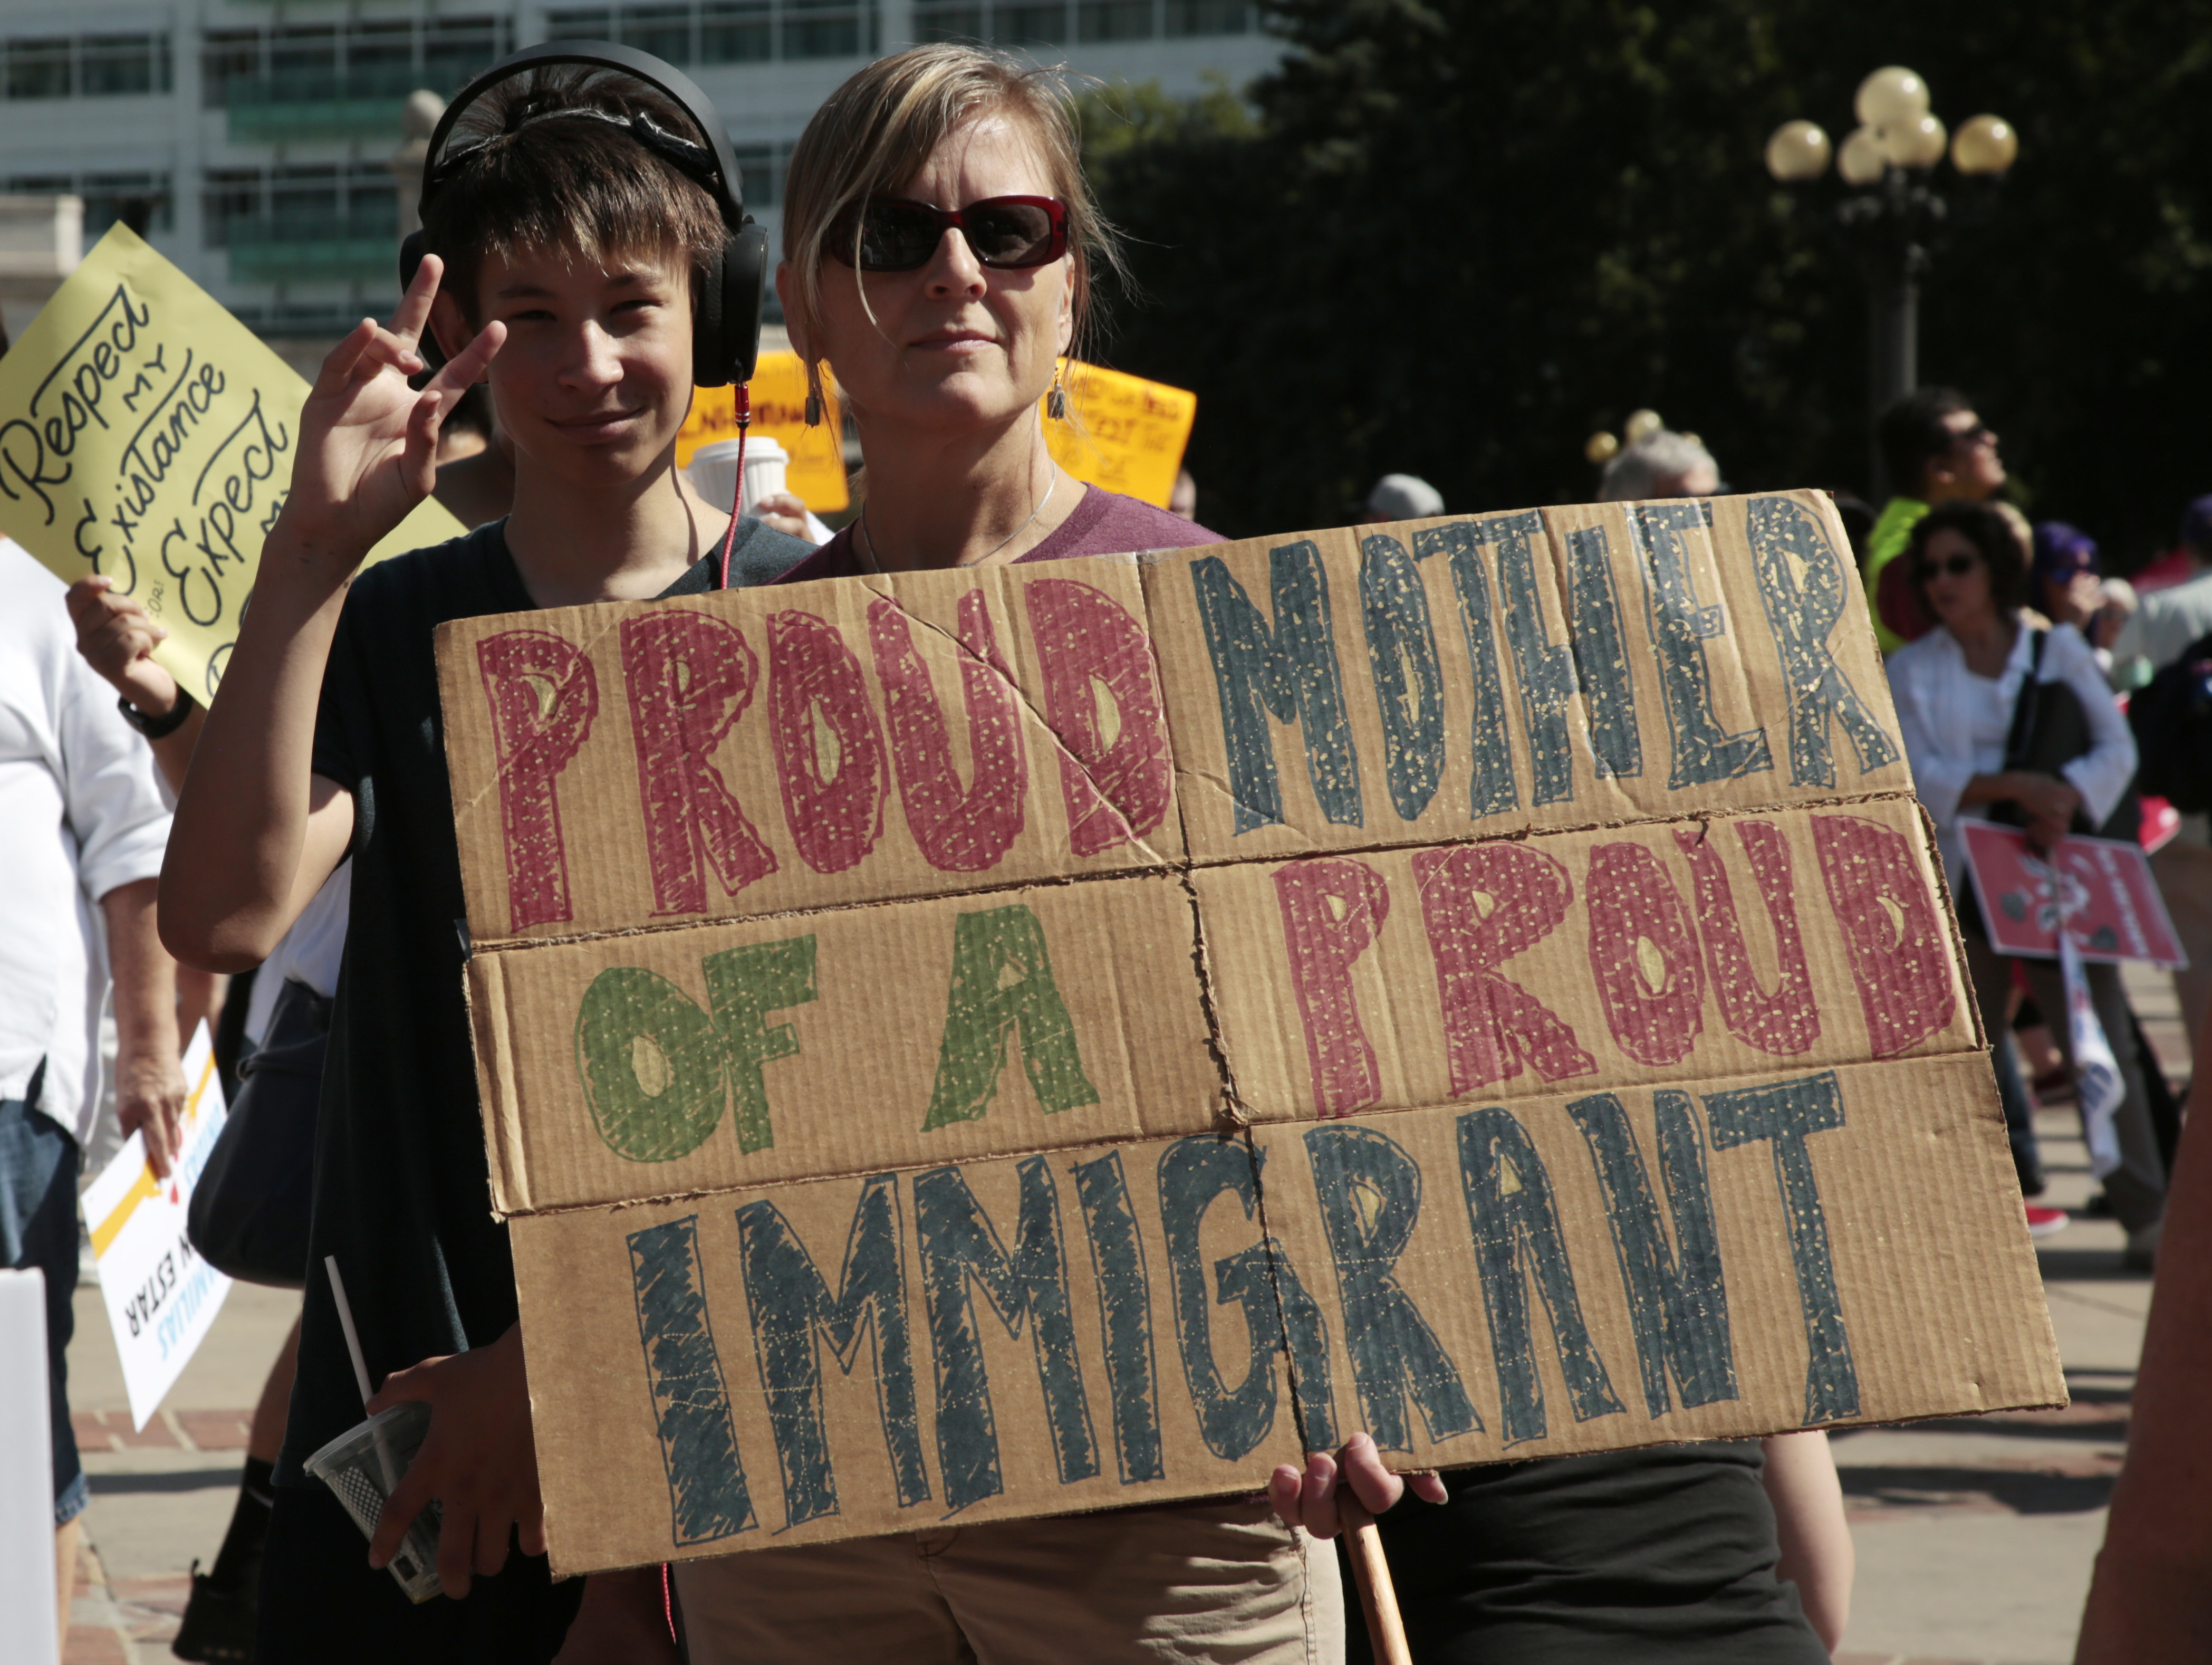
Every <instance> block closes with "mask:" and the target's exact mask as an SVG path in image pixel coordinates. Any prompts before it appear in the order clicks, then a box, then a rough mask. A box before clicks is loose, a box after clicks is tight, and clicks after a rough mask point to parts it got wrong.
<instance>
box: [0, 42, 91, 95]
mask: <svg viewBox="0 0 2212 1665" xmlns="http://www.w3.org/2000/svg"><path fill="white" fill-rule="evenodd" d="M75 91H76V73H75V71H74V69H73V68H72V66H71V64H70V40H69V37H68V36H66V35H64V36H62V37H60V38H59V39H58V40H10V41H9V43H8V96H9V98H67V97H68V96H69V95H70V94H71V93H73V92H75Z"/></svg>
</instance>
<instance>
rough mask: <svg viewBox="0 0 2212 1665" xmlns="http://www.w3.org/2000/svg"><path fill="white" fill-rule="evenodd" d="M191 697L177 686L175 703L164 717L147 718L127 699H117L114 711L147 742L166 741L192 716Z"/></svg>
mask: <svg viewBox="0 0 2212 1665" xmlns="http://www.w3.org/2000/svg"><path fill="white" fill-rule="evenodd" d="M192 704H193V701H192V697H191V694H189V693H187V692H185V687H184V685H183V684H182V683H179V684H178V685H177V703H176V704H173V705H172V706H171V707H169V710H168V713H167V716H164V717H149V716H147V715H146V713H145V712H143V711H140V710H139V709H138V708H137V706H136V705H133V704H131V702H130V701H129V700H128V699H118V700H117V701H116V702H115V709H116V710H118V711H121V712H122V713H123V720H124V721H125V723H129V724H130V725H131V727H132V728H134V729H137V731H138V732H139V733H140V734H142V735H145V736H146V738H147V739H149V740H166V739H167V738H168V737H169V736H170V735H173V734H174V733H176V732H177V730H178V729H181V728H183V727H184V726H185V718H186V717H190V716H191V714H192Z"/></svg>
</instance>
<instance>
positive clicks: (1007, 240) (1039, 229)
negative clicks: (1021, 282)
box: [964, 201, 1052, 266]
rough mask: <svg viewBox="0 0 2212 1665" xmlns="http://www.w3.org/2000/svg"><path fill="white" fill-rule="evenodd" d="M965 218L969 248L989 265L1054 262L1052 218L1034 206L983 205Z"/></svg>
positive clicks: (1010, 203)
mask: <svg viewBox="0 0 2212 1665" xmlns="http://www.w3.org/2000/svg"><path fill="white" fill-rule="evenodd" d="M964 217H965V218H966V220H967V222H968V245H969V247H970V248H972V249H974V250H975V258H976V259H979V260H981V262H982V263H983V264H984V265H987V266H1036V265H1044V264H1045V263H1046V262H1047V261H1048V260H1049V259H1052V216H1051V215H1050V214H1049V213H1048V212H1047V211H1046V210H1043V209H1042V208H1040V207H1038V206H1037V205H1036V204H1034V203H1018V202H1005V201H990V202H980V203H977V204H975V205H974V206H972V207H970V208H969V210H967V213H966V215H965V216H964Z"/></svg>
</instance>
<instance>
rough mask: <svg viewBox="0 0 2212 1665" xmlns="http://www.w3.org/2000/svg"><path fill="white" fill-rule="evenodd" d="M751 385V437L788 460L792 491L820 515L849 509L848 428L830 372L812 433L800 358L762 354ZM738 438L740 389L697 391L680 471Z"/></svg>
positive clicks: (680, 445)
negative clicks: (704, 450)
mask: <svg viewBox="0 0 2212 1665" xmlns="http://www.w3.org/2000/svg"><path fill="white" fill-rule="evenodd" d="M750 385H751V388H752V406H753V426H752V431H753V432H754V434H756V435H760V434H766V435H767V436H769V438H770V439H773V440H775V441H776V442H779V443H780V444H781V445H782V447H783V448H784V450H785V451H786V452H787V453H788V454H789V455H790V458H791V464H790V468H789V471H788V473H787V474H786V476H785V479H786V480H787V483H788V484H789V485H790V487H791V489H792V490H793V491H796V492H797V493H798V494H799V498H800V500H801V501H803V502H804V503H805V504H806V506H807V507H808V508H809V509H812V510H813V511H814V512H815V513H816V514H817V515H827V514H831V513H834V512H835V511H836V510H837V509H842V508H844V507H845V505H846V504H847V503H850V502H851V501H852V500H853V499H852V493H851V492H850V491H848V489H847V488H846V485H845V438H844V435H845V426H844V421H843V418H842V417H841V416H840V414H839V412H838V409H837V395H836V390H835V389H834V388H833V387H830V385H829V375H828V373H827V370H826V369H825V370H824V373H823V395H824V407H825V408H824V409H823V413H822V420H821V422H820V423H818V424H816V425H815V426H814V427H811V428H810V427H808V426H807V425H806V367H805V365H804V364H802V363H799V355H798V354H797V353H795V352H764V353H763V354H762V355H761V356H760V363H758V364H757V365H756V366H755V367H754V369H753V379H752V382H751V384H750ZM737 436H738V392H737V389H736V388H734V387H700V388H697V389H696V390H694V392H693V393H692V395H691V414H690V417H688V418H686V419H685V420H684V431H683V432H681V433H680V434H678V435H677V436H676V463H677V467H679V468H684V467H690V463H691V454H692V453H693V452H694V451H696V450H697V449H698V448H700V447H701V446H702V445H712V444H713V443H714V442H715V441H717V440H723V439H735V438H736V437H737Z"/></svg>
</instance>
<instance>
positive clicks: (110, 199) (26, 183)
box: [0, 174, 173, 247]
mask: <svg viewBox="0 0 2212 1665" xmlns="http://www.w3.org/2000/svg"><path fill="white" fill-rule="evenodd" d="M0 188H4V189H5V190H7V191H8V192H10V193H12V194H14V195H16V196H21V197H82V198H84V241H85V243H86V245H87V247H89V246H90V245H91V244H93V243H94V242H96V241H99V239H100V237H101V236H102V235H105V234H106V230H107V229H108V227H110V226H112V225H113V224H114V223H116V222H117V221H118V220H124V221H127V222H129V223H132V224H134V225H138V226H142V227H143V228H144V229H146V230H148V231H167V230H168V229H169V228H170V226H171V224H172V223H173V216H172V215H171V213H170V209H169V176H168V175H167V174H81V175H78V174H17V175H16V176H15V178H13V179H11V180H7V181H5V183H4V186H0Z"/></svg>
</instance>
